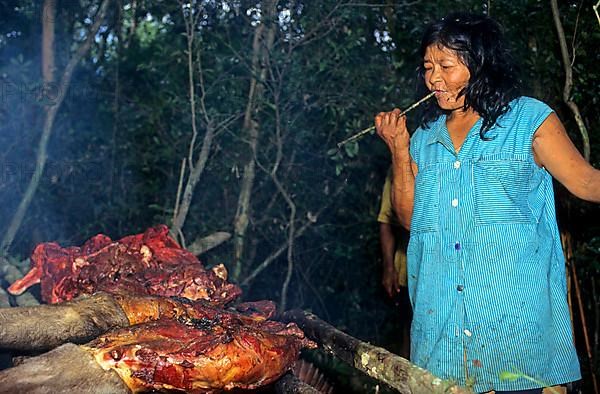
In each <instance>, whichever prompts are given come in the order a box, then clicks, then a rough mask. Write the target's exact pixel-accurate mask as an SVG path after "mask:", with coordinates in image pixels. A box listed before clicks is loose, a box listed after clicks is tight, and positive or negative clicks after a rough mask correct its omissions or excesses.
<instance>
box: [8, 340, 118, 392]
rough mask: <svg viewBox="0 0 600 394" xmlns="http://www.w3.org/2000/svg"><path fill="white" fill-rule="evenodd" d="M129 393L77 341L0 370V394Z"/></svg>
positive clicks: (113, 374)
mask: <svg viewBox="0 0 600 394" xmlns="http://www.w3.org/2000/svg"><path fill="white" fill-rule="evenodd" d="M14 393H30V394H63V393H64V394H68V393H78V394H99V393H104V394H128V393H130V391H129V389H128V388H127V386H126V385H125V383H124V382H123V381H122V380H121V378H119V375H118V374H117V373H115V372H114V371H112V370H108V371H105V370H104V369H102V367H101V366H100V365H99V364H98V363H97V362H96V361H95V360H94V357H93V356H92V355H91V354H89V353H88V352H86V351H85V350H83V349H81V348H80V347H79V346H77V345H73V344H70V343H69V344H65V345H62V346H60V347H58V348H56V349H54V350H52V351H50V352H48V353H45V354H42V355H41V356H37V357H32V358H28V359H26V360H25V361H23V363H22V364H20V365H18V366H16V367H13V368H10V369H6V370H4V371H0V394H14Z"/></svg>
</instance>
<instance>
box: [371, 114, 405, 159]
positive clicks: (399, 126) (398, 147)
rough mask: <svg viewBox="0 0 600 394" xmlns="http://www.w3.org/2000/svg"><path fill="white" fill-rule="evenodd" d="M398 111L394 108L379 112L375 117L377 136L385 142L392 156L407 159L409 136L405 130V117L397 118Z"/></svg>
mask: <svg viewBox="0 0 600 394" xmlns="http://www.w3.org/2000/svg"><path fill="white" fill-rule="evenodd" d="M399 115H400V110H399V109H398V108H394V110H392V111H390V112H380V113H378V114H377V116H375V128H376V129H377V134H378V135H379V136H380V137H381V139H383V141H385V143H386V145H387V146H388V148H389V149H390V152H391V153H392V155H393V156H396V157H398V156H397V155H400V158H403V159H405V160H406V159H407V158H408V157H409V153H408V150H409V144H410V135H409V134H408V130H407V129H406V116H399Z"/></svg>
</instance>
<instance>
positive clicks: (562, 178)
mask: <svg viewBox="0 0 600 394" xmlns="http://www.w3.org/2000/svg"><path fill="white" fill-rule="evenodd" d="M533 153H534V157H535V160H536V162H537V163H538V165H540V166H543V167H545V168H546V169H547V170H548V172H549V173H550V174H551V175H552V176H553V177H554V178H556V179H557V180H558V181H559V182H560V183H562V184H563V185H564V186H565V187H566V188H567V189H568V190H569V191H570V192H571V193H573V194H574V195H575V196H577V197H579V198H581V199H583V200H587V201H592V202H600V170H597V169H595V168H594V167H592V166H591V165H590V164H589V163H588V162H587V161H585V159H584V158H583V156H581V154H580V153H579V151H578V150H577V148H576V147H575V145H573V142H572V141H571V139H570V138H569V136H568V135H567V132H566V130H565V128H564V126H563V125H562V123H561V121H560V119H558V116H556V114H554V113H552V114H550V115H549V116H548V118H546V120H545V121H544V122H543V123H542V124H541V125H540V127H539V128H538V129H537V131H536V132H535V134H534V137H533Z"/></svg>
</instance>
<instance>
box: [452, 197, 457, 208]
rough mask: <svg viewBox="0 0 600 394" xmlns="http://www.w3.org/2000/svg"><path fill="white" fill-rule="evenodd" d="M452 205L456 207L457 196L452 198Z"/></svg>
mask: <svg viewBox="0 0 600 394" xmlns="http://www.w3.org/2000/svg"><path fill="white" fill-rule="evenodd" d="M452 206H453V207H454V208H456V207H458V198H455V199H454V200H452Z"/></svg>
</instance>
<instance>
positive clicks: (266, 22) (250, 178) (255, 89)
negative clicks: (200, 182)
mask: <svg viewBox="0 0 600 394" xmlns="http://www.w3.org/2000/svg"><path fill="white" fill-rule="evenodd" d="M276 5H277V1H275V0H267V1H264V2H263V9H264V14H263V15H264V16H263V17H262V20H261V24H260V25H259V26H258V27H257V28H256V30H255V31H254V41H253V44H252V69H251V72H252V77H251V79H250V90H249V93H248V103H247V105H246V111H245V114H244V124H243V133H244V134H247V140H248V145H249V147H248V153H249V154H248V156H247V162H246V164H245V165H244V173H243V175H242V183H241V189H240V194H239V197H238V205H237V211H236V214H235V219H234V263H233V264H234V265H233V272H232V278H233V280H234V281H239V279H240V276H241V274H242V259H243V257H244V246H245V237H246V230H247V229H248V224H249V223H250V215H251V208H250V207H251V202H250V196H251V195H252V188H253V186H254V179H255V177H256V161H255V158H256V148H257V146H258V138H259V129H260V123H259V120H258V119H257V118H258V117H257V115H258V112H259V110H260V108H261V104H262V101H263V96H264V80H265V78H266V76H267V71H268V70H267V66H268V57H269V52H270V51H271V48H272V46H273V41H274V39H275V29H276V25H275V23H274V18H275V9H276Z"/></svg>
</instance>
